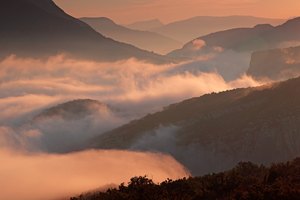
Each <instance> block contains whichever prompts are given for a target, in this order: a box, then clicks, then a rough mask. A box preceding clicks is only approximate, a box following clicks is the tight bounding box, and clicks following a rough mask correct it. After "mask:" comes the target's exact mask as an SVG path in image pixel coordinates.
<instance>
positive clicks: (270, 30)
mask: <svg viewBox="0 0 300 200" xmlns="http://www.w3.org/2000/svg"><path fill="white" fill-rule="evenodd" d="M299 42H300V17H299V18H295V19H291V20H288V21H287V22H285V23H284V24H282V25H279V26H275V27H273V26H271V25H269V24H260V25H256V26H254V27H253V28H236V29H230V30H226V31H220V32H216V33H212V34H209V35H205V36H202V37H199V38H197V39H195V40H192V41H190V42H189V43H187V44H185V45H184V46H183V48H181V49H178V50H175V51H173V52H171V53H170V54H169V55H171V56H175V57H176V56H177V57H194V56H198V55H201V54H203V53H207V52H212V51H215V50H216V49H217V50H233V51H237V52H252V51H258V50H266V49H272V48H278V47H290V46H293V45H296V44H299ZM199 43H202V46H201V48H199V47H198V44H199Z"/></svg>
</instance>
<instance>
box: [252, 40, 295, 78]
mask: <svg viewBox="0 0 300 200" xmlns="http://www.w3.org/2000/svg"><path fill="white" fill-rule="evenodd" d="M247 74H248V75H250V76H252V77H254V78H256V79H266V78H268V79H272V80H282V79H289V78H293V77H296V76H299V75H300V46H298V47H290V48H283V49H272V50H266V51H257V52H254V53H253V54H252V57H251V63H250V67H249V69H248V71H247Z"/></svg>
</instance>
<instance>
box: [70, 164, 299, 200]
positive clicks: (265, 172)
mask: <svg viewBox="0 0 300 200" xmlns="http://www.w3.org/2000/svg"><path fill="white" fill-rule="evenodd" d="M201 199H203V200H216V199H219V200H227V199H228V200H246V199H247V200H252V199H253V200H260V199H267V200H279V199H280V200H299V199H300V158H297V159H295V160H293V161H291V162H287V163H280V164H273V165H272V166H270V167H264V166H258V165H255V164H252V163H250V162H243V163H239V164H238V165H237V166H236V167H235V168H234V169H232V170H230V171H227V172H222V173H217V174H210V175H206V176H202V177H190V178H184V179H180V180H175V181H173V180H166V181H164V182H163V183H161V184H155V183H154V182H153V181H152V180H150V179H148V178H147V177H134V178H132V179H131V180H130V182H129V183H128V185H127V186H126V185H125V184H124V183H123V184H121V185H120V186H119V187H118V188H117V189H109V190H107V191H106V192H94V193H89V194H84V195H80V196H79V197H72V198H71V199H70V200H201Z"/></svg>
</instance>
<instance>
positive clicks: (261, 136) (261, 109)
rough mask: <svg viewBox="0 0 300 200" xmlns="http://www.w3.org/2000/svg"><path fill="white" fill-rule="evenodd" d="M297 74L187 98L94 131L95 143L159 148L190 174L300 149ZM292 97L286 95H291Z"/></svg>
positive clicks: (295, 152) (286, 156)
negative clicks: (104, 130)
mask: <svg viewBox="0 0 300 200" xmlns="http://www.w3.org/2000/svg"><path fill="white" fill-rule="evenodd" d="M299 86H300V78H296V79H292V80H288V81H285V82H280V83H275V84H272V85H265V86H261V87H256V88H245V89H235V90H232V91H225V92H221V93H213V94H208V95H204V96H201V97H197V98H193V99H189V100H186V101H183V102H181V103H177V104H173V105H170V106H168V107H166V108H165V109H164V110H163V111H161V112H157V113H154V114H149V115H147V116H146V117H144V118H142V119H139V120H135V121H132V122H131V123H129V124H126V125H124V126H121V127H119V128H117V129H114V130H112V131H109V132H107V133H105V134H102V135H100V136H99V137H98V138H96V139H94V140H93V141H92V144H91V146H92V147H95V148H108V149H110V148H118V149H136V150H147V151H149V150H150V151H162V152H167V153H170V154H171V155H173V156H174V157H175V158H176V159H178V160H179V161H181V162H182V163H183V164H184V165H185V166H187V167H188V169H190V170H191V171H192V173H193V174H194V175H199V174H205V173H210V172H215V171H222V170H224V169H228V168H230V167H232V166H233V165H234V164H236V163H237V162H239V161H252V162H255V163H265V164H268V163H271V162H275V161H284V160H288V159H292V158H294V157H296V156H299V155H300V135H299V134H298V133H299V132H300V106H299V102H300V89H299V88H300V87H299ZM291 97H292V98H291Z"/></svg>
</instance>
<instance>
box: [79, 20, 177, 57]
mask: <svg viewBox="0 0 300 200" xmlns="http://www.w3.org/2000/svg"><path fill="white" fill-rule="evenodd" d="M80 20H81V21H83V22H85V23H87V24H88V25H90V26H91V27H92V28H94V29H95V30H96V31H98V32H99V33H101V34H103V35H105V36H106V37H109V38H112V39H114V40H117V41H121V42H126V43H128V44H132V45H134V46H136V47H139V48H141V49H146V50H149V51H154V52H156V53H160V54H166V53H168V52H170V51H172V50H174V49H177V48H179V47H180V46H181V45H182V44H181V43H180V42H177V41H175V40H173V39H171V38H168V37H166V36H162V35H160V34H158V33H153V32H150V31H139V30H134V29H129V28H126V27H124V26H121V25H118V24H116V23H115V22H113V21H112V20H111V19H108V18H105V17H99V18H81V19H80Z"/></svg>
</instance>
